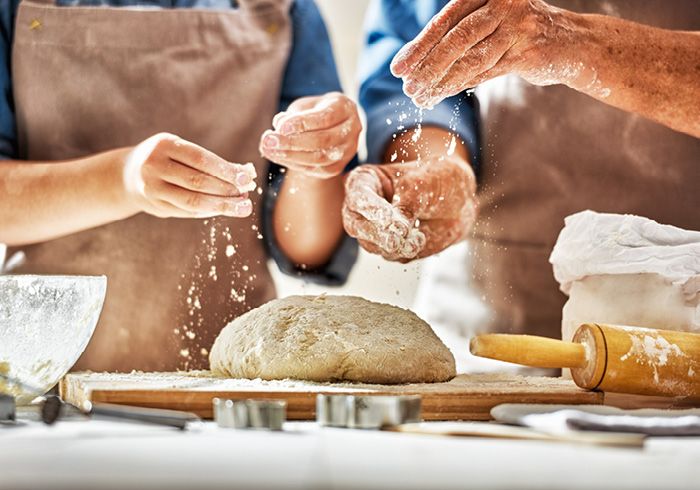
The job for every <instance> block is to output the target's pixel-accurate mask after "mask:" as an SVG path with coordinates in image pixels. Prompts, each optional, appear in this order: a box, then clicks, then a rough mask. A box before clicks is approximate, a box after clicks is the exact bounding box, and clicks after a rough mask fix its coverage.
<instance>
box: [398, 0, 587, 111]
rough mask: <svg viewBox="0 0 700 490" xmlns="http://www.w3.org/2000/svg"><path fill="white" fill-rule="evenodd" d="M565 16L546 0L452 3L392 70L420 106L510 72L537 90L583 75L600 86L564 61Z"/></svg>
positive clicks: (580, 66) (577, 66)
mask: <svg viewBox="0 0 700 490" xmlns="http://www.w3.org/2000/svg"><path fill="white" fill-rule="evenodd" d="M562 12H564V11H562V10H560V9H557V8H555V7H552V6H550V5H548V4H547V3H545V2H543V1H542V0H452V1H451V2H450V3H449V4H448V5H447V6H446V7H445V8H444V9H443V10H442V11H440V12H439V13H438V14H437V15H436V16H435V17H433V19H432V20H431V21H430V23H429V24H428V25H427V26H426V27H425V28H424V29H423V31H422V32H421V33H420V34H419V35H418V36H417V37H416V38H415V39H414V40H413V41H411V42H410V43H408V44H407V45H406V46H404V47H403V48H402V49H401V51H399V53H398V54H397V55H396V56H395V57H394V60H393V62H392V64H391V71H392V73H393V74H394V75H395V76H397V77H401V78H403V80H404V92H405V93H406V94H407V95H408V96H409V97H411V98H412V99H413V101H414V103H415V104H416V105H418V106H420V107H432V106H434V105H435V104H437V103H438V102H440V101H441V100H443V99H445V98H447V97H450V96H452V95H455V94H457V93H459V92H461V91H463V90H465V89H467V88H471V87H475V86H477V85H478V84H480V83H482V82H484V81H486V80H489V79H491V78H495V77H497V76H500V75H504V74H506V73H515V74H518V75H520V76H522V77H523V78H525V79H526V80H527V81H529V82H531V83H534V84H537V85H550V84H555V83H571V82H572V81H573V80H575V79H577V78H579V77H582V76H590V77H592V78H591V83H595V73H594V72H593V73H591V72H590V71H586V70H585V67H584V66H583V63H571V62H569V61H567V59H566V58H567V56H564V53H563V51H564V50H565V49H566V44H567V43H566V42H563V40H564V39H565V38H566V35H567V34H566V32H567V29H566V22H567V21H565V20H564V19H563V16H562V15H561V13H562ZM545 49H546V50H547V53H546V54H545V53H544V51H545ZM574 49H575V46H574ZM553 50H554V51H553Z"/></svg>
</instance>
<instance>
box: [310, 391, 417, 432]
mask: <svg viewBox="0 0 700 490" xmlns="http://www.w3.org/2000/svg"><path fill="white" fill-rule="evenodd" d="M420 421H421V397H420V396H418V395H400V396H374V395H366V396H364V395H363V396H357V395H318V396H317V397H316V422H318V423H319V425H321V426H322V427H346V428H349V429H381V428H382V427H387V426H393V425H400V424H407V423H411V422H420Z"/></svg>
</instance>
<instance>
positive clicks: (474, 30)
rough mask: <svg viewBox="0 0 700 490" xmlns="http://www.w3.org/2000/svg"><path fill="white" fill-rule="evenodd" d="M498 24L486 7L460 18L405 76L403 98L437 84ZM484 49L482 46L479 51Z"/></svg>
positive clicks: (497, 20)
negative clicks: (404, 95) (404, 94)
mask: <svg viewBox="0 0 700 490" xmlns="http://www.w3.org/2000/svg"><path fill="white" fill-rule="evenodd" d="M499 21H500V19H499V18H498V17H496V16H495V15H493V13H492V12H491V9H490V8H489V4H486V5H485V6H483V7H481V8H480V9H478V10H476V11H475V12H473V13H472V14H470V15H468V16H467V17H465V18H464V19H462V20H461V21H460V22H459V23H458V24H457V25H456V26H454V28H452V30H450V31H449V32H448V33H447V34H446V35H445V36H444V37H443V38H442V39H441V40H440V42H438V44H437V45H436V46H435V47H434V48H433V50H432V51H431V52H430V54H429V55H428V56H426V57H425V58H424V59H423V61H421V63H420V64H419V65H418V66H417V67H416V68H415V69H414V70H412V71H410V72H409V73H407V74H406V75H405V76H404V92H405V93H406V95H408V96H411V97H413V96H418V95H419V94H421V93H422V92H425V91H427V90H429V89H430V88H431V87H433V86H434V85H436V84H437V83H439V82H440V80H442V79H443V78H444V77H445V75H447V73H448V71H449V70H450V67H451V66H452V65H453V64H454V63H455V62H456V61H457V60H459V59H460V58H461V57H463V55H464V54H465V52H469V51H470V50H471V49H475V45H477V44H479V43H480V41H482V40H484V39H485V38H487V37H489V36H490V35H491V34H492V33H493V32H494V31H495V30H496V29H497V28H498V25H499ZM484 48H485V46H484V45H482V46H481V47H480V48H479V51H480V52H481V51H482V50H483V49H484Z"/></svg>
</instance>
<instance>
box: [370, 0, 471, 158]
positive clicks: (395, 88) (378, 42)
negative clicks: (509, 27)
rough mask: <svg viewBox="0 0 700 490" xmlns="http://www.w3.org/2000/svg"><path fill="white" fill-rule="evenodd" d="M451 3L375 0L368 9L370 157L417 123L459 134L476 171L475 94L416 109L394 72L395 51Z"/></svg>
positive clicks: (459, 96) (379, 153)
mask: <svg viewBox="0 0 700 490" xmlns="http://www.w3.org/2000/svg"><path fill="white" fill-rule="evenodd" d="M446 3H447V2H446V1H435V0H372V2H371V3H370V5H369V8H368V10H367V16H366V21H365V37H364V47H363V51H362V55H361V57H360V104H361V105H362V108H363V109H364V111H365V114H366V115H367V160H368V162H381V161H382V159H383V156H384V152H385V150H386V147H387V145H388V144H389V142H390V141H391V139H392V138H395V137H396V135H397V134H398V133H401V132H403V131H404V130H406V129H410V128H412V127H416V126H417V125H419V124H422V125H425V126H438V127H443V128H445V129H448V130H450V131H452V132H453V133H455V134H457V135H459V137H460V138H461V139H462V141H464V143H465V144H466V145H467V148H468V149H469V154H470V157H471V163H472V166H473V167H474V169H475V171H477V170H478V161H479V158H478V157H479V155H478V150H479V141H478V134H479V130H478V118H477V114H478V105H477V100H476V97H474V96H473V95H472V94H467V93H461V94H459V95H456V96H454V97H450V98H448V99H446V100H444V101H442V102H441V103H440V104H438V105H437V106H435V107H434V108H433V109H432V110H419V109H417V108H416V107H415V106H414V105H413V103H412V102H411V100H410V98H409V97H407V96H406V95H405V94H404V93H403V88H402V81H401V80H400V79H399V78H396V77H394V76H393V75H392V74H391V71H390V69H389V66H390V64H391V60H392V59H393V58H394V55H396V53H398V51H399V50H400V49H401V47H403V46H404V45H405V44H406V43H407V42H409V41H411V40H412V39H413V38H415V37H416V36H417V35H418V34H419V33H420V31H421V29H422V28H423V26H424V25H425V24H427V22H428V21H429V20H430V18H431V17H432V16H433V15H435V14H436V13H437V12H438V11H439V10H440V9H441V8H442V7H443V6H444V5H445V4H446Z"/></svg>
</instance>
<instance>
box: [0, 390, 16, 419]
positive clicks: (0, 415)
mask: <svg viewBox="0 0 700 490" xmlns="http://www.w3.org/2000/svg"><path fill="white" fill-rule="evenodd" d="M15 417H16V415H15V398H14V397H12V396H10V395H3V394H2V393H0V424H1V423H3V422H5V423H7V422H14V421H15Z"/></svg>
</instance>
